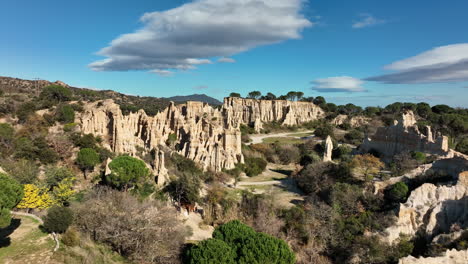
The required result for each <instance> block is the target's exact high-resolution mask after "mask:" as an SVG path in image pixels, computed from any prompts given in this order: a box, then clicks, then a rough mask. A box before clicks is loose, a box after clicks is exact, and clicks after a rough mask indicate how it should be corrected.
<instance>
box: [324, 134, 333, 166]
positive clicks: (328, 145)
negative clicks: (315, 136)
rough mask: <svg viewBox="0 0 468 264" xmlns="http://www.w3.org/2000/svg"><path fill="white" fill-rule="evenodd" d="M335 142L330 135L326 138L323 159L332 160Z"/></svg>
mask: <svg viewBox="0 0 468 264" xmlns="http://www.w3.org/2000/svg"><path fill="white" fill-rule="evenodd" d="M332 152H333V142H332V139H331V137H330V136H327V139H326V140H325V152H324V153H323V161H324V162H327V161H332Z"/></svg>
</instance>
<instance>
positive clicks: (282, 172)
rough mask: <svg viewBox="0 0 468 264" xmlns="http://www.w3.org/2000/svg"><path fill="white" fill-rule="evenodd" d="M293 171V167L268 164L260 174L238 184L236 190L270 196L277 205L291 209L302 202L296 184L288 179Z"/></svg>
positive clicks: (302, 198) (301, 194) (300, 193)
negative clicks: (246, 190) (249, 190)
mask: <svg viewBox="0 0 468 264" xmlns="http://www.w3.org/2000/svg"><path fill="white" fill-rule="evenodd" d="M295 169H296V167H295V166H294V165H278V164H273V163H269V164H268V166H267V169H266V170H265V171H264V172H263V173H262V174H260V175H258V176H255V177H251V178H247V179H244V180H242V181H240V182H238V183H237V186H236V188H237V189H241V190H245V189H253V191H254V193H269V194H272V195H273V197H274V199H275V200H276V202H277V203H278V204H279V205H281V206H284V207H291V206H294V205H295V204H296V203H298V202H300V201H303V200H304V197H303V193H302V192H301V190H300V189H299V188H298V187H297V185H296V182H295V181H294V180H293V179H292V178H290V177H289V174H290V173H291V172H292V171H294V170H295Z"/></svg>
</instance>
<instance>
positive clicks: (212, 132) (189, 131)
mask: <svg viewBox="0 0 468 264" xmlns="http://www.w3.org/2000/svg"><path fill="white" fill-rule="evenodd" d="M78 122H79V123H80V124H81V128H82V132H83V133H91V134H94V135H99V136H101V137H103V138H104V139H105V142H106V143H107V144H108V147H109V148H110V149H111V150H113V151H115V152H117V153H127V154H130V155H136V153H137V151H138V150H141V149H143V150H145V151H147V152H148V153H149V152H150V151H151V150H154V153H155V154H154V156H155V162H154V170H155V171H157V172H158V173H162V174H164V173H165V169H164V166H163V163H164V160H163V159H164V158H163V157H162V155H161V153H160V152H159V146H160V145H166V142H167V141H168V139H169V137H170V136H171V137H175V140H176V142H177V145H178V147H177V148H176V151H177V152H178V153H179V154H181V155H183V156H185V157H187V158H190V159H192V160H194V161H196V162H197V163H199V164H200V165H201V166H202V167H203V168H205V169H207V168H212V169H214V170H221V169H222V168H227V169H230V168H233V167H234V166H235V164H236V163H238V162H243V157H242V153H241V139H240V136H241V133H240V131H239V129H238V128H236V127H231V126H224V125H223V120H222V115H221V112H220V111H219V110H216V109H213V108H212V107H210V106H209V105H207V104H204V103H200V102H187V104H183V105H178V106H175V105H174V104H171V105H170V106H169V107H168V108H167V109H165V110H164V111H163V112H161V113H159V114H157V115H156V116H154V117H150V116H147V115H146V114H145V113H144V111H142V110H140V111H139V112H137V113H131V114H129V115H128V116H124V115H123V114H122V112H121V110H120V107H119V106H118V105H117V104H115V103H113V101H112V100H106V101H102V102H96V103H92V104H89V105H86V106H85V110H84V112H83V114H81V115H80V116H79V117H78Z"/></svg>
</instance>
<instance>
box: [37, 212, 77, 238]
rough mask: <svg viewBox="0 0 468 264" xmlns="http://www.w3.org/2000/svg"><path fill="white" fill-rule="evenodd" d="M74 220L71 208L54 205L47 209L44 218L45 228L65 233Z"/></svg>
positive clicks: (53, 231)
mask: <svg viewBox="0 0 468 264" xmlns="http://www.w3.org/2000/svg"><path fill="white" fill-rule="evenodd" d="M72 222H73V212H72V210H71V209H70V208H67V207H60V206H54V207H52V208H50V209H49V210H48V211H47V215H46V217H45V218H44V229H45V230H47V232H49V233H59V234H61V233H64V232H65V231H67V229H68V227H69V226H70V225H71V224H72Z"/></svg>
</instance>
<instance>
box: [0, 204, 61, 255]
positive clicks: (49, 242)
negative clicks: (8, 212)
mask: <svg viewBox="0 0 468 264" xmlns="http://www.w3.org/2000/svg"><path fill="white" fill-rule="evenodd" d="M40 224H41V222H40V221H39V220H37V219H36V218H33V217H31V216H29V215H28V216H25V215H19V214H17V213H15V214H14V217H13V219H12V224H11V225H10V226H9V227H8V228H4V229H1V230H0V240H1V241H0V242H1V243H0V263H5V264H16V263H42V264H55V263H57V262H56V261H54V260H52V255H53V248H54V244H55V243H54V241H53V239H52V238H51V237H50V236H49V235H48V234H46V233H44V232H42V231H41V230H40V229H39V225H40Z"/></svg>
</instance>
